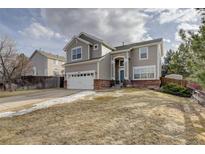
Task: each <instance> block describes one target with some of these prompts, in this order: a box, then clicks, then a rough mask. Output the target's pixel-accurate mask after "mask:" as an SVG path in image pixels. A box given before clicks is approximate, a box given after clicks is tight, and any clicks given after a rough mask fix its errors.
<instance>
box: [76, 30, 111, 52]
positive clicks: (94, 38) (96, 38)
mask: <svg viewBox="0 0 205 154" xmlns="http://www.w3.org/2000/svg"><path fill="white" fill-rule="evenodd" d="M82 36H86V37H87V38H90V39H91V40H94V41H96V42H99V43H102V44H103V45H104V46H105V47H107V48H109V49H111V50H115V48H113V47H112V46H111V45H109V44H108V43H106V42H104V41H103V40H102V39H100V38H98V37H96V36H93V35H91V34H87V33H85V32H81V33H80V34H79V35H78V37H80V38H83V39H86V38H85V37H82Z"/></svg>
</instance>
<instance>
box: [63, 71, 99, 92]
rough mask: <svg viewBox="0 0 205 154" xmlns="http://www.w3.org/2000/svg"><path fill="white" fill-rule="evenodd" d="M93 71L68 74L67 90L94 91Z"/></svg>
mask: <svg viewBox="0 0 205 154" xmlns="http://www.w3.org/2000/svg"><path fill="white" fill-rule="evenodd" d="M95 76H96V75H95V71H93V70H90V71H84V72H69V73H67V74H66V78H67V88H68V89H94V79H95Z"/></svg>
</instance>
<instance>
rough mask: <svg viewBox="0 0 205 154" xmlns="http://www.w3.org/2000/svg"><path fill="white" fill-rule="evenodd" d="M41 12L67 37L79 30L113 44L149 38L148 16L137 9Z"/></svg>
mask: <svg viewBox="0 0 205 154" xmlns="http://www.w3.org/2000/svg"><path fill="white" fill-rule="evenodd" d="M41 14H42V17H43V18H44V19H45V21H47V23H48V25H49V26H51V27H53V28H55V29H58V31H60V32H61V34H64V35H66V36H68V38H71V37H72V36H73V35H76V34H78V33H80V32H82V31H84V32H87V33H90V34H93V35H95V36H98V37H100V38H102V39H104V40H105V41H107V42H110V43H111V44H113V45H118V44H121V42H125V43H130V42H135V41H142V40H145V39H150V38H151V37H150V35H149V34H148V30H147V27H146V23H147V22H148V21H149V19H150V16H149V15H147V14H146V13H144V12H142V11H140V9H45V10H42V13H41ZM79 19H80V20H79Z"/></svg>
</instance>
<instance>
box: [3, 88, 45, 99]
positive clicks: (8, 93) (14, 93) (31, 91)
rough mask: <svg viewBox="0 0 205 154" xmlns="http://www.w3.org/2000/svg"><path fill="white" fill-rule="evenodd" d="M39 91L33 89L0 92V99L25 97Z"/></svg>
mask: <svg viewBox="0 0 205 154" xmlns="http://www.w3.org/2000/svg"><path fill="white" fill-rule="evenodd" d="M39 91H41V90H38V89H34V90H17V91H12V92H10V91H0V98H3V97H10V96H19V95H26V94H30V93H34V92H39Z"/></svg>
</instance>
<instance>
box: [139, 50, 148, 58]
mask: <svg viewBox="0 0 205 154" xmlns="http://www.w3.org/2000/svg"><path fill="white" fill-rule="evenodd" d="M142 48H146V53H147V58H141V52H142V51H141V49H142ZM142 48H139V60H147V59H148V56H149V48H148V47H142Z"/></svg>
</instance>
